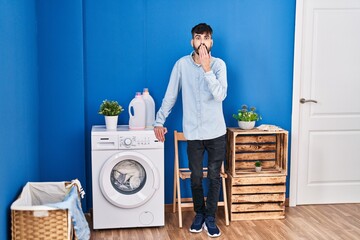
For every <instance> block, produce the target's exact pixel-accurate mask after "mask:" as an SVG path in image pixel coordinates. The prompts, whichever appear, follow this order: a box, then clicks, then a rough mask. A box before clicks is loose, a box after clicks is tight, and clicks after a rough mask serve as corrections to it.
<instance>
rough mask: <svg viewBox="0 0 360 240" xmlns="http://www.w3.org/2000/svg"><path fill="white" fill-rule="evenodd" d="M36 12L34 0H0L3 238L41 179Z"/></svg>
mask: <svg viewBox="0 0 360 240" xmlns="http://www.w3.org/2000/svg"><path fill="white" fill-rule="evenodd" d="M36 45H37V44H36V11H35V4H34V2H33V1H27V0H22V1H21V0H18V1H7V0H0V109H1V118H0V182H1V197H0V239H9V237H8V236H10V235H9V233H10V205H11V203H12V202H13V201H14V200H15V199H16V197H17V196H18V194H19V193H20V191H21V188H22V187H23V186H24V185H25V183H26V182H28V181H38V180H39V168H38V167H39V145H38V132H39V128H38V110H39V108H38V83H37V60H36V59H37V53H36V49H37V47H36Z"/></svg>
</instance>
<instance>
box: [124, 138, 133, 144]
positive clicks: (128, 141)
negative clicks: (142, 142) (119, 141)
mask: <svg viewBox="0 0 360 240" xmlns="http://www.w3.org/2000/svg"><path fill="white" fill-rule="evenodd" d="M131 143H132V141H131V139H130V138H125V139H124V145H125V146H130V145H131Z"/></svg>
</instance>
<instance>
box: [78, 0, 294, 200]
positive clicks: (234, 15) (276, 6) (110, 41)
mask: <svg viewBox="0 0 360 240" xmlns="http://www.w3.org/2000/svg"><path fill="white" fill-rule="evenodd" d="M197 6H199V7H200V6H206V8H204V10H202V11H199V8H198V7H197ZM200 8H202V7H200ZM84 12H85V36H86V37H85V46H86V48H85V56H86V58H85V64H86V90H85V91H86V93H87V100H86V113H87V114H86V119H87V121H86V132H87V133H88V136H87V137H86V139H87V145H86V146H87V151H90V140H89V139H90V136H89V133H90V130H91V125H93V124H103V122H104V121H103V117H102V116H99V115H97V114H96V110H97V109H98V107H99V104H100V103H101V101H102V100H103V99H105V98H108V99H116V100H118V101H119V103H120V104H121V105H123V106H124V107H125V109H127V106H128V104H129V102H130V101H131V99H132V98H133V97H134V94H135V92H136V91H141V90H142V88H144V87H148V88H149V90H150V94H151V95H152V96H153V97H154V99H155V103H156V109H158V108H159V107H160V104H161V101H162V97H163V96H164V93H165V90H166V87H167V83H168V79H169V75H170V72H171V69H172V67H173V65H174V63H175V61H176V60H177V59H179V58H180V57H182V56H184V55H187V54H190V52H191V50H192V49H191V46H190V40H191V34H190V30H191V28H192V27H193V26H194V25H195V24H197V23H199V22H206V23H209V24H210V25H211V26H212V27H213V29H214V36H213V37H214V47H213V51H212V54H213V56H217V57H221V58H222V59H224V60H225V62H226V63H227V68H228V85H229V89H228V97H227V98H226V100H225V101H224V113H225V117H226V123H227V125H228V126H237V122H236V121H235V119H233V118H232V114H233V113H235V112H237V110H238V109H239V108H240V106H241V105H242V104H244V103H246V104H248V105H254V106H256V107H257V108H258V110H259V111H260V113H261V115H263V121H262V122H260V123H259V124H261V123H268V124H276V125H279V126H281V127H283V128H285V129H287V130H290V124H291V98H292V62H293V40H294V20H295V1H280V0H279V1H275V0H266V1H264V0H261V1H260V0H257V1H254V0H248V1H231V2H230V1H223V2H221V4H219V2H218V1H197V2H196V3H195V2H193V1H190V0H187V1H167V0H156V1H155V0H154V1H150V0H148V1H145V0H143V1H105V2H99V1H86V4H85V8H84ZM181 116H182V115H181V101H178V103H177V104H176V106H175V108H174V110H173V111H172V113H171V114H170V116H169V118H168V119H167V122H166V126H167V127H168V129H169V131H170V132H169V133H168V135H167V139H168V140H167V141H166V142H165V147H166V150H165V169H166V173H165V182H166V186H165V190H166V203H171V201H172V188H173V183H172V181H173V170H172V169H173V142H172V139H173V134H172V132H173V130H174V129H178V130H181V129H182V125H181V118H182V117H181ZM128 117H129V116H128V113H127V112H126V111H125V112H124V113H122V114H121V115H120V117H119V123H120V124H127V123H128ZM89 161H90V158H89V156H88V157H87V162H89ZM88 168H89V167H88ZM88 176H89V175H88ZM88 184H91V183H89V181H88ZM88 190H90V189H88ZM89 204H90V202H89Z"/></svg>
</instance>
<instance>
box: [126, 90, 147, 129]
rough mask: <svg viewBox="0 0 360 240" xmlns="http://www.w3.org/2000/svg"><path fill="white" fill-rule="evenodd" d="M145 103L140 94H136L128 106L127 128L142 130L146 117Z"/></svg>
mask: <svg viewBox="0 0 360 240" xmlns="http://www.w3.org/2000/svg"><path fill="white" fill-rule="evenodd" d="M145 114H146V109H145V101H144V99H143V98H142V96H141V93H140V92H137V93H136V95H135V98H134V99H133V100H131V102H130V104H129V116H130V119H129V128H130V129H144V128H145V117H146V115H145Z"/></svg>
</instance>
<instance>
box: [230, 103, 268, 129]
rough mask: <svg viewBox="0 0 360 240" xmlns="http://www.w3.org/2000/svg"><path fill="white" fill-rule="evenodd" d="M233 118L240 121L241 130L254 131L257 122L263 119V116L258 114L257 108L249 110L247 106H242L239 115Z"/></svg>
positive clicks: (234, 115)
mask: <svg viewBox="0 0 360 240" xmlns="http://www.w3.org/2000/svg"><path fill="white" fill-rule="evenodd" d="M233 118H235V119H236V120H237V121H238V125H239V127H240V128H241V129H245V130H248V129H253V128H254V127H255V122H256V121H258V120H260V119H261V116H260V115H259V114H258V113H257V112H256V108H255V107H251V108H250V109H249V108H248V106H247V105H245V104H244V105H242V106H241V109H239V110H238V113H237V114H233Z"/></svg>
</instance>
